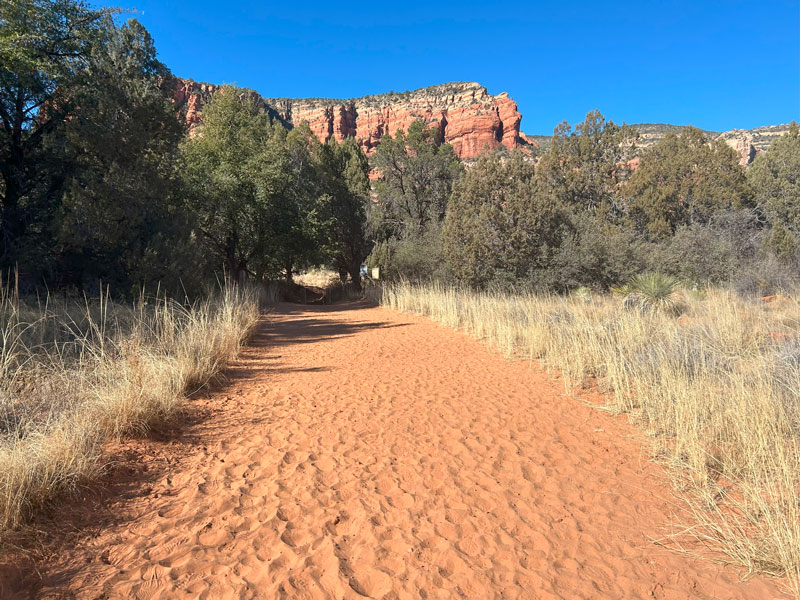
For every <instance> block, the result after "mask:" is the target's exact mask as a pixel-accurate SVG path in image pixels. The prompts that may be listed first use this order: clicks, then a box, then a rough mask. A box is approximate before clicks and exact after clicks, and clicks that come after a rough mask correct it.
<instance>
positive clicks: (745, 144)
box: [632, 123, 789, 167]
mask: <svg viewBox="0 0 800 600" xmlns="http://www.w3.org/2000/svg"><path fill="white" fill-rule="evenodd" d="M632 127H634V128H635V129H636V130H637V131H638V132H639V139H638V141H637V143H636V145H637V146H638V147H639V148H640V149H644V148H649V147H650V146H652V145H653V144H656V143H657V142H659V141H661V140H662V139H663V138H664V136H665V135H666V134H667V133H668V132H670V131H674V132H676V133H680V130H681V129H683V127H682V126H680V125H667V124H664V123H639V124H636V125H632ZM788 131H789V124H788V123H787V124H783V125H768V126H765V127H756V128H755V129H731V130H730V131H725V132H723V133H719V132H716V131H705V130H703V133H705V134H706V135H707V136H708V138H709V139H712V140H717V139H719V140H723V141H724V142H725V143H726V144H728V145H729V146H730V147H731V148H733V149H734V151H736V154H738V155H739V163H740V164H741V165H742V166H745V167H746V166H748V165H749V164H750V163H752V162H753V160H755V157H756V156H757V155H758V154H760V153H762V152H766V151H767V148H769V146H770V144H772V142H773V141H774V140H775V139H776V138H778V137H780V136H782V135H783V134H784V133H787V132H788Z"/></svg>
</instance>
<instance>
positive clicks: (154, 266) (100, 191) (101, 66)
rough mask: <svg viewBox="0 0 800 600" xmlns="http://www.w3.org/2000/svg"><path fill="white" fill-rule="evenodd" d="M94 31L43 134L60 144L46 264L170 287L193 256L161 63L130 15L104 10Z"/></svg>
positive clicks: (177, 130) (176, 131)
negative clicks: (52, 129)
mask: <svg viewBox="0 0 800 600" xmlns="http://www.w3.org/2000/svg"><path fill="white" fill-rule="evenodd" d="M99 35H100V36H101V37H100V38H99V39H100V41H101V43H98V44H97V45H95V46H94V48H93V50H92V53H91V55H90V57H89V58H88V63H87V67H86V69H85V71H84V72H83V73H82V75H81V78H80V80H81V85H80V87H78V88H77V89H75V91H74V94H73V96H72V98H71V105H72V111H73V113H72V114H73V116H72V118H70V119H67V120H66V121H65V123H64V124H63V126H62V127H61V128H60V130H59V132H58V134H57V135H54V136H53V139H57V140H59V141H60V143H61V144H63V146H62V148H63V151H64V154H63V155H62V161H61V165H60V166H61V169H60V171H61V172H60V177H61V178H62V179H63V190H64V191H63V196H62V198H61V205H60V209H59V211H58V213H57V216H58V218H57V221H56V223H54V224H53V229H52V231H53V233H54V235H55V239H56V240H57V242H58V245H57V249H58V252H59V260H58V263H57V264H56V267H57V269H58V270H59V271H60V272H62V273H64V274H68V276H69V278H70V279H71V281H69V283H72V284H73V285H76V286H78V287H80V286H81V284H82V282H83V281H84V280H86V279H102V280H103V281H105V282H107V283H110V284H113V287H114V289H117V290H124V289H125V288H126V287H127V286H128V285H133V288H134V289H133V290H131V291H132V293H135V292H136V289H138V288H141V286H143V285H144V286H147V287H154V286H155V285H156V284H158V283H159V282H162V283H166V282H168V281H169V282H171V283H170V287H172V289H175V288H176V287H177V286H178V279H179V278H180V277H181V273H182V272H184V271H192V270H196V267H197V265H196V264H195V266H194V269H191V265H192V262H193V259H194V254H192V252H191V250H192V243H191V241H190V240H189V230H188V215H187V214H186V213H185V211H182V210H181V209H180V207H179V206H178V200H177V198H176V194H175V186H176V182H175V176H176V173H175V151H176V148H177V145H178V143H179V141H180V139H181V137H182V135H183V128H182V127H181V125H180V123H179V121H178V118H177V117H178V115H177V112H176V109H175V107H174V105H173V103H172V102H171V99H170V97H169V94H168V93H167V92H165V91H164V89H163V88H162V87H161V86H160V85H159V83H160V81H162V80H164V79H165V78H168V77H170V75H169V71H168V70H167V69H166V67H164V65H162V64H161V63H160V62H158V60H157V59H156V51H155V47H154V46H153V42H152V39H151V38H150V36H149V34H148V33H147V31H146V30H145V29H144V28H143V27H142V26H141V25H140V24H139V23H138V22H137V21H135V20H130V21H129V22H128V23H126V24H124V25H122V26H117V25H115V24H114V22H113V21H112V20H111V19H110V18H106V19H105V20H104V22H103V27H102V30H101V31H100V33H99ZM53 139H51V141H53ZM173 245H174V247H172V246H173ZM65 283H66V282H65ZM185 283H186V282H184V284H185Z"/></svg>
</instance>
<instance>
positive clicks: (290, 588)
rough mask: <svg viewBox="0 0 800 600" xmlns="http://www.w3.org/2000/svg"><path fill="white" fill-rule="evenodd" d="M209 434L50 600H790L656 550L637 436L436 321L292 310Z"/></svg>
mask: <svg viewBox="0 0 800 600" xmlns="http://www.w3.org/2000/svg"><path fill="white" fill-rule="evenodd" d="M260 336H261V338H262V339H261V340H260V341H261V342H263V341H264V339H263V338H265V340H266V342H265V343H257V344H255V345H254V346H252V347H249V348H248V349H246V350H245V352H244V354H243V355H242V357H241V359H240V360H239V361H237V363H236V364H235V365H234V366H233V368H232V372H233V374H234V375H235V376H236V377H235V382H234V383H232V384H231V386H230V388H228V389H225V390H223V391H222V392H220V393H216V394H214V395H212V397H211V398H210V399H209V400H208V402H209V403H210V404H211V405H212V406H217V407H218V408H220V410H217V411H215V413H214V416H212V417H211V418H210V419H207V420H206V422H202V423H198V424H195V425H191V426H189V428H190V429H192V430H193V431H192V433H196V434H197V435H198V436H201V437H202V439H203V444H204V446H203V447H202V449H201V448H200V447H199V446H198V447H195V448H194V449H193V450H192V451H191V452H190V453H189V454H188V455H187V456H184V457H181V458H180V459H179V460H177V461H176V462H174V463H173V465H174V466H173V467H172V469H171V470H169V471H168V472H165V473H164V474H163V476H162V477H161V479H160V480H159V481H157V482H155V483H154V485H153V489H152V491H151V492H150V493H149V494H147V495H145V496H143V497H140V498H138V499H133V500H124V501H120V502H118V503H117V505H116V507H115V508H114V510H116V511H121V512H122V514H123V515H124V518H120V519H117V520H116V522H115V523H113V524H109V525H108V526H104V527H103V528H102V529H100V530H99V531H98V532H97V535H96V536H95V537H93V538H90V539H86V538H84V539H82V540H81V541H80V543H78V544H77V546H76V548H75V549H74V550H72V551H66V550H65V551H64V552H63V553H61V554H60V555H59V557H58V559H56V560H52V561H48V564H46V565H40V566H39V568H40V569H42V573H43V574H42V578H41V579H40V580H37V581H35V582H33V581H31V579H32V578H28V580H27V581H26V583H25V585H27V586H28V587H27V589H26V590H25V591H21V592H20V594H21V595H23V597H27V595H28V594H30V595H32V596H34V597H41V598H61V597H75V598H87V599H88V598H91V599H94V598H137V599H155V598H335V599H356V598H363V597H365V596H366V597H371V598H386V599H400V598H423V599H431V598H474V599H481V598H536V599H552V598H569V599H571V598H665V599H666V598H669V599H674V598H703V599H712V598H713V599H717V598H726V599H727V598H741V599H744V598H759V599H767V598H777V597H781V595H780V594H779V592H778V591H777V588H776V586H775V585H774V582H772V581H769V580H766V579H759V578H756V579H752V580H750V581H748V582H746V583H742V582H741V581H739V579H738V577H737V574H736V572H735V571H734V570H732V569H730V568H722V567H719V566H716V565H713V564H710V563H708V562H705V561H698V560H693V559H690V558H688V557H684V556H680V555H677V554H674V553H670V552H667V551H665V550H663V549H660V548H658V547H657V546H654V545H653V544H650V543H649V542H648V536H651V537H658V536H659V534H660V532H661V531H662V530H661V528H662V527H663V526H665V525H666V524H667V523H668V521H669V513H670V507H669V505H668V503H667V502H666V501H665V500H664V499H667V498H669V497H670V492H669V487H668V485H667V483H666V480H665V478H664V475H663V473H662V472H661V471H660V470H659V468H658V467H656V466H655V465H653V464H651V463H649V462H648V461H647V459H646V456H645V455H644V454H643V450H642V449H643V437H642V436H641V435H640V434H639V433H638V432H637V431H636V430H635V429H634V428H632V427H631V426H629V425H628V424H627V423H626V422H625V420H624V419H623V418H612V417H609V416H607V415H604V414H603V413H601V412H599V411H595V410H593V409H591V408H589V407H587V406H584V405H583V404H581V403H580V402H577V401H575V400H571V399H568V398H565V397H564V396H563V388H562V387H561V385H560V384H559V383H558V382H557V381H551V380H550V379H549V378H548V377H547V376H546V375H544V374H543V373H541V372H539V371H537V370H536V369H531V368H530V367H529V365H527V364H524V363H512V362H508V361H506V360H504V359H503V358H501V357H499V356H497V355H494V354H492V353H491V352H490V351H489V350H488V349H487V348H485V347H484V346H483V345H481V344H480V343H479V342H476V341H474V340H471V339H469V338H468V337H467V336H465V335H463V334H460V333H456V332H453V331H450V330H447V329H445V328H443V327H441V326H438V325H436V324H434V323H431V322H429V321H427V320H424V319H420V318H416V317H409V316H406V315H400V314H397V313H394V312H392V311H389V310H386V309H381V308H371V307H367V306H365V305H363V304H346V305H339V306H337V305H334V306H327V307H314V308H311V307H298V306H290V305H281V306H280V307H279V309H278V310H277V311H276V313H275V315H274V318H273V319H271V321H270V322H269V323H267V324H266V325H265V326H264V330H263V331H262V333H261V334H260Z"/></svg>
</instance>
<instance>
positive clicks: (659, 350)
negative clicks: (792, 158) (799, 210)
mask: <svg viewBox="0 0 800 600" xmlns="http://www.w3.org/2000/svg"><path fill="white" fill-rule="evenodd" d="M373 294H379V295H380V297H379V298H376V299H377V300H379V301H380V302H381V303H382V304H384V305H386V306H389V307H392V308H394V309H397V310H400V311H404V312H409V313H414V314H418V315H424V316H427V317H430V318H432V319H434V320H436V321H438V322H440V323H442V324H444V325H447V326H449V327H453V328H457V329H463V330H465V331H467V332H469V333H471V334H472V335H474V336H475V337H478V338H481V339H485V340H486V341H487V342H488V343H490V344H491V345H493V346H494V347H495V348H497V349H498V350H499V351H501V352H503V353H504V354H506V355H508V356H514V357H523V358H527V359H531V360H533V359H538V360H540V361H541V362H542V363H543V364H544V365H545V366H547V367H550V368H555V369H558V370H559V371H560V372H561V374H562V375H563V378H564V381H565V382H566V386H567V388H568V389H575V388H579V387H582V386H584V385H585V384H587V383H588V382H589V381H590V380H591V381H596V383H597V384H598V386H599V387H600V389H601V390H602V391H604V392H606V393H607V395H606V398H607V405H606V406H605V407H604V408H605V409H607V410H610V411H613V412H617V413H627V414H628V415H630V417H631V418H632V419H633V420H635V421H636V422H637V423H638V424H640V425H641V426H643V427H644V428H645V429H646V431H647V432H648V433H650V434H651V435H652V438H653V441H654V445H655V453H656V457H657V458H658V459H660V460H663V461H664V462H666V463H667V464H668V465H669V466H670V467H671V469H670V471H671V473H673V475H674V482H675V485H676V489H677V490H678V492H679V493H680V495H681V497H682V498H683V499H684V500H685V502H683V503H682V504H683V505H684V506H688V509H686V510H685V511H683V512H682V514H679V515H677V518H678V522H680V523H682V524H683V525H684V527H683V529H682V530H681V531H680V532H679V533H677V534H675V535H673V536H669V537H668V538H667V539H666V540H664V541H665V543H668V544H669V545H671V546H673V547H678V548H680V547H685V546H683V544H684V542H686V541H687V540H688V539H691V540H694V541H695V542H697V541H699V542H701V543H702V544H703V545H705V546H707V547H708V548H709V549H710V550H711V552H710V553H706V556H710V557H714V556H716V557H719V556H720V554H719V553H720V552H721V553H722V555H723V556H724V557H726V558H725V559H723V560H729V561H731V562H734V563H737V564H739V565H743V566H744V567H745V568H747V569H749V570H751V571H752V572H766V573H772V574H776V575H783V576H786V578H787V579H786V581H788V585H789V586H790V587H791V589H792V591H793V593H794V594H795V595H797V596H800V442H799V439H798V435H799V434H800V305H799V304H798V301H797V300H796V299H791V298H786V297H778V298H777V299H776V300H775V301H773V302H769V303H767V302H762V301H753V302H751V301H746V300H742V299H740V298H738V297H736V296H735V295H733V294H732V293H729V292H726V291H723V290H708V291H707V292H704V293H701V294H693V293H689V292H687V293H684V294H682V296H683V297H682V298H681V306H682V308H683V314H682V315H681V316H680V317H677V316H676V314H675V312H674V311H666V310H656V309H652V310H639V309H636V310H625V309H624V308H623V298H622V297H619V296H602V297H601V296H592V295H589V294H580V295H575V296H573V297H570V298H563V297H537V296H533V295H524V294H523V295H517V296H508V295H500V294H492V293H473V292H469V291H464V290H456V289H447V288H444V287H440V286H436V285H432V286H414V285H411V284H398V285H389V286H384V287H383V288H382V289H381V290H375V291H374V292H373ZM695 545H696V544H693V545H692V546H695Z"/></svg>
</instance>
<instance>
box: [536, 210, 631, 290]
mask: <svg viewBox="0 0 800 600" xmlns="http://www.w3.org/2000/svg"><path fill="white" fill-rule="evenodd" d="M569 223H570V229H569V230H567V231H566V232H565V233H564V236H563V238H562V240H561V244H560V246H559V248H558V252H556V253H555V255H554V256H553V261H552V263H551V267H550V268H549V269H547V270H544V271H541V272H539V273H537V274H536V279H535V280H533V281H532V284H533V287H535V288H538V289H549V290H555V291H566V290H570V289H574V288H576V287H580V286H584V285H585V286H591V287H593V288H596V289H600V290H604V289H608V288H610V287H612V286H614V285H618V284H619V283H620V282H624V281H627V280H628V279H629V278H630V277H631V276H632V275H634V274H635V273H637V272H638V271H640V270H641V269H642V268H643V264H644V260H643V251H642V250H643V249H642V244H641V242H640V241H639V240H638V239H637V237H636V236H635V234H634V232H633V231H632V230H631V229H630V228H628V227H625V226H624V225H620V224H615V223H609V222H608V221H606V220H605V219H602V218H600V217H598V216H597V215H593V214H591V213H587V212H585V211H580V212H573V213H572V214H571V215H570V216H569Z"/></svg>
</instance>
